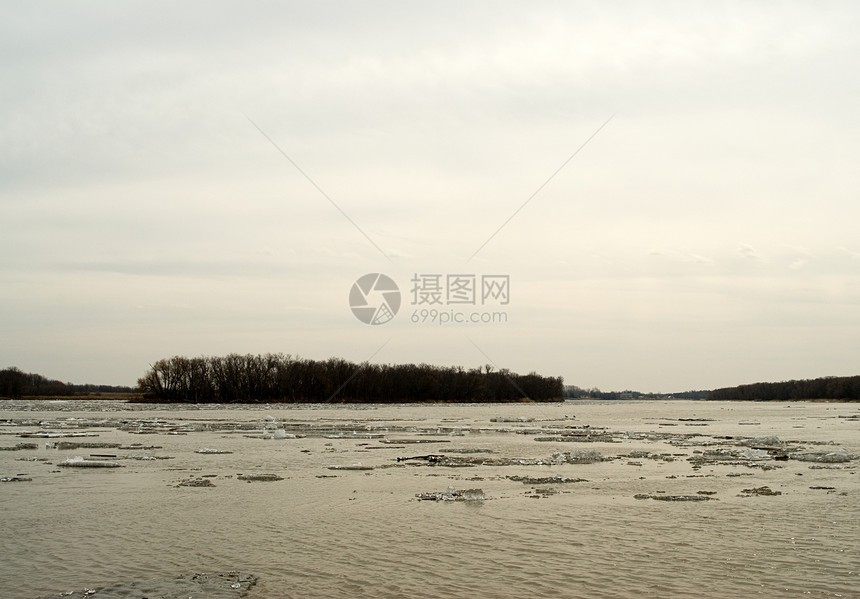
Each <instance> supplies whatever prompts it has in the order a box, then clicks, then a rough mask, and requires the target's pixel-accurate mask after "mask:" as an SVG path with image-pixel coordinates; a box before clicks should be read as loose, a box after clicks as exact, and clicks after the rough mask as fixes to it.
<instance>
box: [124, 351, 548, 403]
mask: <svg viewBox="0 0 860 599" xmlns="http://www.w3.org/2000/svg"><path fill="white" fill-rule="evenodd" d="M138 390H139V391H140V392H142V393H143V400H144V401H159V402H199V403H259V402H269V401H271V402H287V403H314V402H339V403H340V402H342V403H401V402H429V401H443V402H462V403H466V402H511V401H521V400H532V401H560V400H561V399H562V392H563V381H562V378H561V377H545V376H541V375H538V374H536V373H530V374H526V375H519V374H516V373H514V372H511V371H509V370H506V369H501V370H498V371H494V369H493V368H492V367H491V366H489V365H487V366H484V367H482V368H472V369H468V370H467V369H464V368H462V367H439V366H431V365H428V364H369V363H367V362H364V363H362V364H355V363H352V362H348V361H346V360H343V359H341V358H330V359H328V360H308V359H301V358H297V357H292V356H290V355H284V354H265V355H252V354H247V355H239V354H229V355H227V356H200V357H196V358H187V357H184V356H174V357H172V358H168V359H162V360H158V361H157V362H155V363H154V364H152V365H151V366H150V368H149V370H148V371H147V372H146V374H145V375H144V376H143V377H141V378H140V379H139V380H138Z"/></svg>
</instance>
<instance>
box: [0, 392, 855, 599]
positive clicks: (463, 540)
mask: <svg viewBox="0 0 860 599" xmlns="http://www.w3.org/2000/svg"><path fill="white" fill-rule="evenodd" d="M273 437H284V438H273ZM73 443H83V444H92V446H87V445H83V446H77V447H75V446H74V445H71V446H70V445H69V444H73ZM33 444H35V447H34V446H33ZM0 448H4V449H6V450H5V451H0V477H3V479H4V481H5V482H2V483H0V513H2V526H3V534H2V535H0V555H2V556H3V557H2V559H0V581H2V592H0V594H2V596H3V597H6V598H9V599H35V598H37V597H52V596H60V594H62V593H69V592H72V591H76V592H83V591H84V590H86V589H92V590H95V589H102V588H104V589H106V590H104V591H99V592H97V593H91V595H92V596H93V597H95V598H96V599H98V598H100V597H102V596H106V597H114V596H117V597H119V596H131V595H123V594H122V593H121V592H120V591H118V590H116V589H117V588H118V587H117V586H116V585H122V584H126V585H127V584H134V583H137V582H140V581H149V582H150V584H152V585H154V586H152V587H151V588H154V589H156V590H158V589H159V588H161V589H162V591H163V592H162V595H163V596H171V595H169V593H170V592H171V591H170V588H171V586H170V585H171V582H170V581H171V580H174V579H176V577H178V576H187V575H191V574H195V573H226V572H240V573H244V574H248V575H251V576H253V577H254V581H255V582H256V584H253V586H251V587H250V588H249V589H246V588H245V587H241V588H239V587H238V586H237V587H234V588H235V589H236V590H235V591H233V594H234V595H235V596H237V597H238V596H246V597H247V598H248V599H282V598H303V599H307V598H335V597H338V598H340V597H354V598H371V597H373V598H385V599H389V598H396V597H407V598H427V599H431V598H432V599H436V598H442V597H445V598H459V597H498V598H507V597H582V598H593V597H601V598H631V597H714V598H717V597H741V596H743V597H749V596H761V597H781V598H782V597H810V596H812V597H860V476H858V466H860V460H858V459H857V456H858V455H860V405H858V404H840V403H741V402H737V403H734V402H694V401H617V402H598V401H568V402H564V403H558V404H525V403H524V404H483V405H445V404H428V405H392V406H385V405H370V406H355V405H352V406H350V405H347V406H339V405H337V406H335V405H306V406H289V405H282V404H272V405H255V406H248V405H236V406H223V405H221V406H203V407H199V408H198V407H196V406H164V405H144V404H140V405H135V404H126V403H122V402H116V401H75V402H71V401H66V402H59V401H4V402H0ZM398 458H400V459H399V460H398ZM81 461H84V462H87V463H89V462H104V463H107V464H108V465H110V466H112V467H95V466H94V467H89V466H87V467H81V463H80V462H81ZM75 462H77V464H76V463H75ZM76 466H77V467H76ZM96 466H98V464H97V465H96ZM511 477H513V478H511ZM469 489H480V492H481V493H482V494H483V495H482V496H483V499H481V498H480V497H481V495H480V494H479V493H478V492H477V491H474V492H471V493H467V494H466V496H467V497H468V498H469V499H467V500H462V499H463V497H462V494H461V493H460V492H461V491H464V490H469ZM433 493H436V494H437V495H436V496H437V497H439V498H442V499H444V498H447V499H451V500H439V501H432V500H422V499H421V498H419V495H421V494H433ZM428 496H430V497H432V495H428ZM457 499H460V500H457ZM159 581H161V582H159ZM237 584H238V583H237ZM159 585H162V586H160V587H159ZM112 587H113V588H114V594H113V595H111V594H110V589H111V588H112ZM151 592H152V591H151ZM176 593H177V595H176V596H179V595H178V593H179V591H176ZM136 596H137V597H140V596H142V595H141V594H138V595H136ZM192 596H193V595H192ZM199 596H201V597H202V596H203V595H199ZM211 596H214V595H211ZM224 596H229V594H228V595H224Z"/></svg>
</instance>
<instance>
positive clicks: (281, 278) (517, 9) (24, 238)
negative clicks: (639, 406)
mask: <svg viewBox="0 0 860 599" xmlns="http://www.w3.org/2000/svg"><path fill="white" fill-rule="evenodd" d="M3 5H4V6H3V14H4V18H3V20H2V22H0V81H2V85H0V368H3V367H8V366H16V367H18V368H20V369H22V370H24V371H26V372H37V373H40V374H43V375H45V376H47V377H49V378H55V379H60V380H63V381H69V382H73V383H101V384H113V385H134V384H136V381H137V379H138V378H139V377H141V376H143V374H144V373H145V372H146V370H147V369H148V368H149V365H150V364H151V363H153V362H155V361H156V360H158V359H161V358H167V357H170V356H173V355H185V356H198V355H225V354H228V353H234V352H235V353H242V354H244V353H253V354H258V353H267V352H273V353H277V352H283V353H285V354H290V355H293V356H298V357H302V358H309V359H326V358H329V357H342V358H346V359H348V360H351V361H354V362H364V361H368V362H372V363H428V364H435V365H461V366H464V367H468V368H473V367H477V366H482V365H485V364H490V365H492V366H493V367H495V368H508V369H510V370H512V371H515V372H518V373H527V372H531V371H535V372H538V373H540V374H543V375H547V376H563V377H564V380H565V384H569V385H578V386H580V387H585V388H591V387H599V388H600V389H602V390H624V389H632V390H638V391H643V392H647V391H651V392H663V393H666V392H673V391H683V390H688V389H712V388H718V387H725V386H733V385H737V384H742V383H750V382H756V381H781V380H789V379H800V378H815V377H820V376H830V375H835V376H843V375H855V374H858V370H857V369H858V365H857V350H858V348H860V236H858V223H860V201H858V200H860V168H858V165H860V36H858V35H857V31H858V30H860V4H857V3H856V2H851V1H844V2H840V1H822V2H819V1H816V2H811V1H810V2H788V1H787V2H756V1H747V2H688V1H685V2H647V3H646V2H613V3H606V2H524V1H521V2H507V1H501V2H447V1H441V2H433V3H426V2H401V1H393V0H392V1H387V2H325V1H321V2H316V1H313V2H311V1H308V2H296V1H293V2H274V1H273V2H244V1H243V2H227V1H207V2H195V1H189V2H182V3H173V2H159V1H151V0H149V1H147V2H134V1H132V2H122V3H117V2H110V1H83V2H74V3H71V2H26V3H20V2H12V1H3ZM372 273H379V274H383V275H385V276H386V277H387V278H388V279H390V280H391V281H393V282H394V283H395V285H396V288H397V290H399V293H400V305H399V309H398V310H397V313H396V315H395V316H394V317H393V318H391V319H390V320H388V321H387V322H380V323H379V324H366V323H365V322H363V321H362V320H360V319H359V318H357V317H356V314H355V313H353V310H352V309H351V302H352V303H353V304H354V303H355V301H361V300H362V299H363V300H364V301H366V302H367V306H368V307H371V308H373V307H381V306H383V305H385V306H388V307H389V308H392V307H394V303H393V298H392V296H391V295H390V293H388V295H385V294H383V292H381V291H380V290H379V288H378V287H377V288H376V289H374V288H373V287H372V286H371V287H369V288H366V289H364V290H362V291H360V293H358V295H351V289H352V288H353V286H354V284H355V282H356V281H357V280H358V279H359V278H360V277H362V276H364V275H366V274H372ZM388 279H379V280H382V281H385V280H388ZM374 280H375V278H374ZM493 281H495V282H496V283H498V285H497V286H496V287H490V288H485V287H484V285H485V284H488V283H491V282H493ZM487 289H489V290H490V291H491V292H487ZM365 291H366V293H365ZM389 291H390V290H389ZM356 298H358V300H356ZM473 318H475V319H477V320H478V321H479V322H470V321H469V320H470V319H473ZM446 319H447V320H449V321H450V322H445V320H446ZM457 319H461V320H466V321H467V322H453V321H455V320H457ZM379 320H384V318H381V319H379ZM481 320H487V321H488V322H480V321H481Z"/></svg>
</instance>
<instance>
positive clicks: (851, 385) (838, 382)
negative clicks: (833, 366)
mask: <svg viewBox="0 0 860 599" xmlns="http://www.w3.org/2000/svg"><path fill="white" fill-rule="evenodd" d="M708 399H711V400H715V401H726V400H745V401H797V400H804V399H839V400H843V401H860V376H841V377H837V376H828V377H823V378H818V379H803V380H797V381H783V382H780V383H753V384H750V385H739V386H737V387H725V388H722V389H714V390H713V391H711V393H710V394H709V395H708Z"/></svg>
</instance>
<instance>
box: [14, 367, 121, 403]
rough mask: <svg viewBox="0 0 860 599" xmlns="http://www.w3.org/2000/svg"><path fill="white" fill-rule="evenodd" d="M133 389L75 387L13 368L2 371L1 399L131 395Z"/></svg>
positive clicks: (110, 386) (97, 386)
mask: <svg viewBox="0 0 860 599" xmlns="http://www.w3.org/2000/svg"><path fill="white" fill-rule="evenodd" d="M133 391H134V389H132V388H131V387H122V386H114V385H91V384H85V385H73V384H72V383H64V382H62V381H57V380H53V379H49V378H46V377H44V376H42V375H41V374H34V373H32V372H23V371H22V370H21V369H19V368H16V367H14V366H11V367H9V368H4V369H3V370H0V397H7V398H11V399H17V398H19V397H27V396H32V397H48V396H63V397H67V396H73V395H82V394H91V393H131V392H133Z"/></svg>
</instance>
